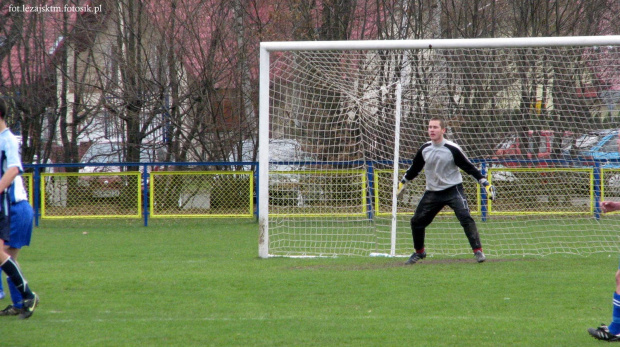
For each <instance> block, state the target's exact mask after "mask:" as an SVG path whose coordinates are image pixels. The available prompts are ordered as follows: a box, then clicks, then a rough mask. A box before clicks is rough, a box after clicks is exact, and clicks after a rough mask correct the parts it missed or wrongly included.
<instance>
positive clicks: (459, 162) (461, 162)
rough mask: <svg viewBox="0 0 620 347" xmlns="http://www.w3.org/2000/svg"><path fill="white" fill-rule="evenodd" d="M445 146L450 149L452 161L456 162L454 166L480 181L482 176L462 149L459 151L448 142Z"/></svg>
mask: <svg viewBox="0 0 620 347" xmlns="http://www.w3.org/2000/svg"><path fill="white" fill-rule="evenodd" d="M445 146H446V147H447V148H448V149H450V152H452V156H453V157H454V163H455V164H456V166H458V167H459V168H461V170H463V171H465V172H467V173H468V174H470V175H471V176H473V177H474V178H475V179H476V181H480V180H481V179H483V178H484V176H483V175H482V173H481V172H480V170H478V169H477V168H476V167H475V166H474V164H472V162H471V161H469V159H467V157H466V156H465V153H463V151H461V150H460V149H459V148H458V147H454V146H451V145H449V144H446V145H445Z"/></svg>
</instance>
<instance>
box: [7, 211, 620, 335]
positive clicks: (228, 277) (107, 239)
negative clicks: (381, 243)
mask: <svg viewBox="0 0 620 347" xmlns="http://www.w3.org/2000/svg"><path fill="white" fill-rule="evenodd" d="M150 223H151V224H150V226H149V227H142V226H141V224H140V221H123V220H112V221H110V220H91V221H86V220H83V221H70V222H67V221H43V222H42V223H41V225H42V226H40V227H38V228H35V233H34V237H33V243H32V245H31V247H28V248H25V249H24V250H23V251H22V253H21V258H20V263H21V266H22V269H23V270H24V273H25V275H26V277H27V278H28V280H29V282H30V283H31V285H32V288H33V289H34V290H35V291H36V292H38V293H39V295H40V296H41V304H40V306H39V308H38V309H37V311H36V312H35V314H34V315H33V316H32V318H30V319H28V320H25V321H19V320H17V319H16V317H0V320H1V321H2V324H1V325H0V339H1V340H0V341H2V342H1V343H0V344H1V345H3V346H396V345H416V346H456V345H472V346H589V345H590V346H599V345H600V342H598V341H596V340H594V339H592V338H591V337H589V336H588V334H587V332H586V329H587V328H588V327H594V326H597V325H598V324H600V323H602V322H604V323H609V321H610V319H611V300H612V293H613V291H614V288H615V285H614V273H615V271H616V269H617V267H618V254H613V253H611V254H593V255H591V256H588V257H583V256H577V255H556V256H547V257H527V258H523V257H504V258H501V259H498V258H493V257H489V260H488V261H487V262H485V263H483V264H477V263H475V260H474V258H473V256H470V255H468V256H463V257H446V258H441V257H432V258H427V259H425V260H424V261H422V262H421V263H420V264H416V265H414V266H403V265H402V264H403V262H404V260H405V259H403V258H396V259H394V258H370V257H340V258H320V259H294V258H275V259H268V260H263V259H259V258H258V257H257V253H258V246H257V237H258V236H257V234H258V225H257V224H256V223H255V222H254V221H252V220H234V221H230V220H199V219H187V220H174V221H170V220H169V221H164V220H151V222H150ZM462 241H463V243H465V242H466V240H465V239H464V238H463V240H462ZM5 288H6V285H5ZM9 303H10V301H9V299H8V298H6V299H4V300H3V301H0V306H3V307H4V305H8V304H9Z"/></svg>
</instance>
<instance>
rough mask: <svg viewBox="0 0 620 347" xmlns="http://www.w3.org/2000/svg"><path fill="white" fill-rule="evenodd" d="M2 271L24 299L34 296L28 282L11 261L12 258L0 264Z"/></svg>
mask: <svg viewBox="0 0 620 347" xmlns="http://www.w3.org/2000/svg"><path fill="white" fill-rule="evenodd" d="M2 271H4V273H5V274H6V275H7V276H8V277H9V278H10V279H11V281H13V284H15V287H16V288H17V290H19V293H20V294H21V295H22V297H23V298H24V299H32V298H33V297H34V294H32V291H31V290H30V288H29V287H28V281H26V279H25V278H24V275H22V272H21V271H20V270H19V267H17V264H15V262H14V261H13V258H9V259H7V261H5V262H4V264H2Z"/></svg>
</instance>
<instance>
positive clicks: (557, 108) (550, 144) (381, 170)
mask: <svg viewBox="0 0 620 347" xmlns="http://www.w3.org/2000/svg"><path fill="white" fill-rule="evenodd" d="M259 93H260V95H259V101H260V105H259V152H258V157H259V159H258V161H259V165H258V186H257V187H258V188H257V196H258V216H259V256H260V257H261V258H267V257H271V256H296V257H304V256H339V255H357V256H369V255H385V256H408V255H409V254H411V252H412V250H413V245H412V240H411V230H410V226H409V219H410V218H411V216H412V215H413V211H414V209H415V206H416V204H417V201H418V199H419V198H420V197H421V195H422V194H423V191H424V186H425V179H424V174H423V173H422V174H421V175H420V176H419V177H417V178H416V179H415V180H414V181H413V182H411V184H409V187H408V188H407V191H406V192H405V194H404V196H402V197H401V198H397V196H396V190H397V184H398V181H399V180H400V178H401V177H402V175H403V174H404V171H405V170H406V169H407V168H408V167H409V165H410V164H411V160H412V159H413V156H414V155H415V153H416V151H417V149H418V148H419V147H420V146H421V145H422V144H423V143H424V142H426V141H428V137H427V131H426V130H427V129H426V128H427V123H428V119H430V118H431V117H440V118H443V119H444V120H445V121H446V122H447V124H448V132H447V134H446V137H447V138H448V139H450V140H452V141H454V142H456V143H457V144H459V145H460V146H461V147H462V148H463V149H464V151H465V153H466V154H467V155H468V156H469V158H470V160H472V162H474V164H475V165H476V166H478V167H479V168H480V170H481V171H482V172H483V173H484V174H486V175H487V177H488V179H489V180H490V181H491V182H492V183H493V184H494V185H495V186H496V188H497V190H498V199H497V200H496V201H493V202H491V201H487V199H486V196H485V193H484V190H483V189H480V187H479V186H478V184H477V182H476V181H475V180H474V179H472V178H471V177H469V176H467V175H466V174H463V179H464V186H465V190H466V193H467V195H468V201H469V207H470V210H471V212H472V215H473V216H474V218H475V219H476V222H477V224H478V229H479V231H480V234H481V240H482V243H483V247H484V250H485V253H486V254H487V255H490V256H524V255H548V254H555V253H569V254H589V253H592V252H617V251H618V250H620V247H619V243H618V236H620V213H610V214H602V213H601V210H600V202H601V201H603V200H616V201H620V154H619V151H620V140H619V139H620V137H619V136H618V129H619V128H620V112H619V111H620V36H595V37H546V38H545V37H537V38H502V39H444V40H398V41H312V42H307V41H304V42H263V43H261V48H260V91H259ZM614 146H615V147H614ZM426 245H427V251H428V252H429V256H433V255H441V256H456V255H460V254H470V253H471V249H469V245H468V243H467V239H466V238H465V235H464V234H463V230H462V227H461V226H460V225H459V223H458V220H457V219H456V218H455V217H454V215H453V213H452V211H451V210H449V209H446V210H444V211H443V212H441V213H440V214H439V215H438V216H437V218H436V219H435V221H434V222H433V223H432V224H431V225H430V226H429V227H428V228H427V236H426Z"/></svg>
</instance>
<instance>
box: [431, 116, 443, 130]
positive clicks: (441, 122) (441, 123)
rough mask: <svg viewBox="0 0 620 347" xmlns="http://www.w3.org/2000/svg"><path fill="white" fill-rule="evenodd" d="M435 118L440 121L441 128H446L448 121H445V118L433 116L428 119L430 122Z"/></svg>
mask: <svg viewBox="0 0 620 347" xmlns="http://www.w3.org/2000/svg"><path fill="white" fill-rule="evenodd" d="M433 120H434V121H438V122H439V127H440V128H442V129H445V127H446V122H444V120H443V119H441V118H438V117H433V118H431V119H429V120H428V121H429V122H430V121H433Z"/></svg>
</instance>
